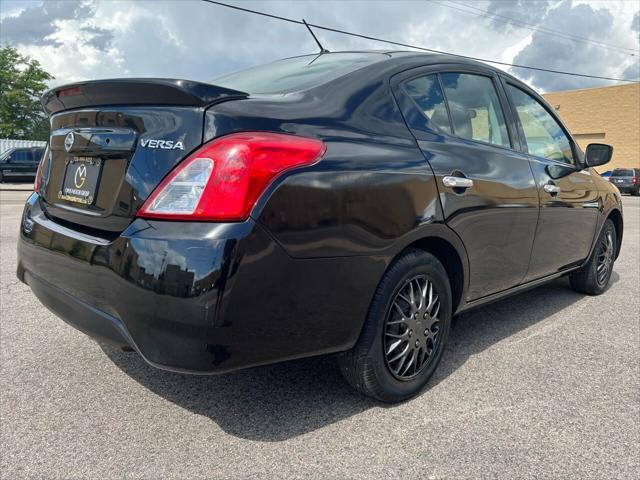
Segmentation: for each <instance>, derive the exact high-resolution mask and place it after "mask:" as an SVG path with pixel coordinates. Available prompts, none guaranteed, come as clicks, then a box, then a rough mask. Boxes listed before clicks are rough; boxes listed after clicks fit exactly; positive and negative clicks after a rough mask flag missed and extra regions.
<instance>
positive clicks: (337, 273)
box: [17, 52, 623, 441]
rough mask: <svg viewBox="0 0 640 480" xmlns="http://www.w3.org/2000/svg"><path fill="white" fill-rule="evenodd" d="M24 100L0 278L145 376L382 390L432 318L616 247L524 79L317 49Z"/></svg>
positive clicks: (413, 363)
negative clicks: (328, 382) (34, 131)
mask: <svg viewBox="0 0 640 480" xmlns="http://www.w3.org/2000/svg"><path fill="white" fill-rule="evenodd" d="M43 105H44V108H45V110H46V111H47V112H48V113H49V114H50V116H51V140H50V152H51V154H50V155H49V154H47V155H45V156H44V159H43V163H42V165H41V168H40V170H39V171H40V173H39V175H38V178H37V179H36V191H35V192H34V193H33V194H32V195H31V196H30V197H29V198H28V200H27V202H26V205H25V209H24V215H23V221H22V224H21V227H20V239H19V242H18V268H17V276H18V278H19V279H20V280H21V281H23V282H25V283H27V284H28V285H29V286H30V287H31V289H32V291H33V292H34V293H35V295H36V296H37V297H38V298H39V299H40V301H42V303H44V304H45V305H46V306H47V307H48V308H49V309H51V310H52V311H53V312H55V313H56V314H57V315H58V316H60V317H61V318H62V319H64V320H65V321H66V322H68V323H70V324H71V325H73V326H75V327H76V328H78V329H79V330H81V331H83V332H85V333H87V334H89V335H91V336H93V337H95V338H98V339H101V340H105V341H110V342H112V343H114V344H116V345H119V346H122V347H124V348H129V349H133V350H135V351H137V352H138V353H139V354H140V355H141V356H142V357H143V358H144V359H145V360H146V361H147V362H149V363H150V364H151V365H154V366H156V367H159V368H163V369H167V370H173V371H180V372H190V373H199V374H212V373H222V372H227V371H231V370H235V369H239V368H245V367H249V366H254V365H262V364H268V363H273V362H279V361H284V360H288V359H293V358H300V357H307V356H312V355H321V354H330V353H331V354H337V356H338V359H339V364H340V367H341V370H342V372H343V374H344V376H345V378H346V379H347V381H348V382H349V383H350V384H351V385H353V386H354V387H355V388H356V389H358V390H360V391H361V392H363V393H365V394H367V395H370V396H372V397H375V398H377V399H379V400H382V401H386V402H395V401H401V400H404V399H407V398H409V397H411V396H413V395H415V394H416V393H417V392H419V391H420V389H421V388H422V387H423V386H424V385H425V384H426V382H427V381H428V380H429V378H430V377H431V375H432V374H433V372H434V370H435V369H436V367H437V365H438V363H439V362H440V359H441V357H442V353H443V351H444V348H445V345H446V342H447V335H448V332H449V328H450V325H451V319H452V316H453V315H455V314H457V313H460V312H463V311H466V310H469V309H471V308H474V307H477V306H480V305H484V304H486V303H487V302H490V301H493V300H498V299H500V298H504V297H505V296H507V295H510V294H513V293H517V292H520V291H522V290H525V289H527V288H531V287H534V286H536V285H539V284H541V283H543V282H547V281H549V280H552V279H555V278H557V277H559V276H562V275H568V276H570V281H571V285H572V286H573V288H574V289H575V290H577V291H579V292H583V293H587V294H591V295H597V294H600V293H602V292H604V291H605V290H606V289H607V288H608V286H609V280H610V277H611V272H612V269H613V263H614V261H615V259H616V258H617V255H618V252H619V251H620V244H621V242H622V234H623V218H622V205H621V199H620V193H619V192H618V191H617V190H616V189H615V188H614V187H613V185H611V184H610V183H609V182H607V181H606V180H604V179H603V178H601V177H600V176H599V175H598V174H597V173H595V171H594V170H593V168H592V167H597V166H600V165H604V164H606V163H607V162H608V161H609V160H610V158H611V154H612V149H611V147H609V146H607V145H602V144H591V145H589V146H588V147H587V149H586V152H585V153H583V152H582V151H581V150H580V149H579V147H578V145H577V144H576V142H575V140H574V139H573V138H572V136H571V135H570V133H569V132H568V130H567V129H566V128H565V126H564V125H563V124H562V122H561V121H560V120H559V118H558V117H557V116H556V114H555V112H554V110H553V108H551V107H550V106H549V105H548V104H547V103H546V102H545V101H544V99H542V98H541V97H540V96H539V95H538V94H537V93H536V92H535V91H533V90H532V89H531V88H529V87H528V86H527V85H526V84H524V83H523V82H521V81H519V80H518V79H516V78H514V77H513V76H511V75H508V74H506V73H505V72H503V71H501V70H498V69H496V68H493V67H491V66H488V65H485V64H482V63H478V62H472V61H464V60H462V59H461V58H459V57H453V56H443V55H434V54H419V53H414V52H338V53H323V54H321V55H310V56H301V57H295V58H289V59H285V60H281V61H278V62H274V63H271V64H268V65H263V66H260V67H255V68H252V69H249V70H246V71H243V72H239V73H234V74H230V75H225V76H223V77H219V78H218V79H215V80H213V81H211V82H208V83H201V82H192V81H185V80H167V79H118V80H102V81H92V82H81V83H77V84H73V85H67V86H61V87H58V88H55V89H53V90H51V91H49V92H47V93H46V94H45V95H44V97H43ZM506 321H508V319H507V320H506ZM603 328H606V327H605V326H603ZM536 361H544V352H541V355H540V357H539V358H538V359H537V360H536ZM211 394H212V395H215V392H211ZM407 441H411V440H410V439H407Z"/></svg>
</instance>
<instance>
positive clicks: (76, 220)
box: [39, 79, 247, 233]
mask: <svg viewBox="0 0 640 480" xmlns="http://www.w3.org/2000/svg"><path fill="white" fill-rule="evenodd" d="M246 97H247V94H245V93H243V92H238V91H234V90H229V89H225V88H221V87H217V86H215V85H209V84H203V83H197V82H187V81H180V80H147V79H144V80H139V79H134V80H109V81H104V80H103V81H97V82H87V83H82V84H75V85H68V86H65V87H60V88H58V89H54V90H51V91H49V92H47V93H46V94H45V95H44V96H43V106H44V108H45V110H46V111H47V112H48V113H49V114H51V115H52V117H51V137H50V145H49V152H48V155H47V156H46V158H45V160H44V161H43V165H42V168H41V175H42V178H41V179H40V182H39V185H40V194H41V197H42V199H43V206H44V208H45V210H46V211H47V213H48V214H49V216H51V217H54V218H55V219H57V220H59V221H60V222H63V223H68V224H71V225H72V226H75V227H77V228H89V229H98V230H102V231H105V232H112V233H118V232H121V231H122V230H124V229H125V228H126V227H127V225H128V224H129V223H130V222H131V219H132V218H133V217H134V216H135V213H136V211H137V210H138V208H139V207H140V206H141V205H142V203H143V202H144V200H145V199H146V198H147V197H148V195H149V194H150V193H151V191H152V190H153V189H154V188H155V187H156V185H158V183H160V181H161V180H162V178H164V176H165V175H166V174H167V173H168V172H169V171H170V170H171V169H172V168H173V167H174V166H175V165H176V164H177V163H178V162H179V161H180V160H181V159H182V158H184V157H185V156H186V155H187V154H188V153H189V152H190V151H192V150H194V149H195V148H197V147H198V146H199V145H201V144H202V138H203V124H204V111H205V109H206V108H208V107H209V106H210V105H213V104H215V103H218V102H221V101H225V100H232V99H240V98H246Z"/></svg>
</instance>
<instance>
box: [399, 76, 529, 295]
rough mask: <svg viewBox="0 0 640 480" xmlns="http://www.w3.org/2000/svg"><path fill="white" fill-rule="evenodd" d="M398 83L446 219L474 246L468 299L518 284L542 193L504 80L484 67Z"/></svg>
mask: <svg viewBox="0 0 640 480" xmlns="http://www.w3.org/2000/svg"><path fill="white" fill-rule="evenodd" d="M448 68H451V67H448ZM461 70H462V68H461ZM394 88H395V92H396V95H397V96H399V97H402V96H404V97H405V98H404V101H401V102H400V104H401V108H402V110H403V113H404V116H405V118H406V119H407V123H408V124H409V126H410V128H411V129H412V132H413V133H414V136H415V137H416V139H417V140H418V144H419V146H420V148H421V149H422V151H423V152H424V155H425V157H426V158H427V160H428V161H429V164H430V165H431V167H432V169H433V172H434V174H435V175H436V177H437V181H438V188H439V191H440V200H441V204H442V208H443V212H444V216H445V220H446V222H447V224H448V225H449V226H450V227H451V228H452V229H453V230H454V231H455V232H456V233H457V234H458V236H459V237H460V238H461V240H462V242H463V243H464V246H465V248H466V250H467V256H468V258H469V285H468V289H467V299H466V300H475V299H477V298H481V297H483V296H486V295H490V294H492V293H496V292H499V291H502V290H506V289H508V288H510V287H513V286H515V285H518V284H519V283H520V282H521V281H522V279H523V278H524V276H525V274H526V272H527V267H528V264H529V258H530V255H531V248H532V244H533V238H534V234H535V229H536V223H537V220H538V210H539V208H538V193H537V190H536V185H535V182H534V178H533V175H532V171H531V167H530V165H529V159H528V157H527V155H525V154H523V153H521V152H519V151H517V150H518V148H519V145H517V142H518V139H517V137H516V135H515V133H514V130H513V128H512V125H511V122H510V121H509V120H510V119H511V117H510V115H511V112H510V111H509V110H508V109H507V111H505V110H504V109H503V108H502V105H503V104H504V105H506V97H504V92H503V91H502V90H501V86H500V85H499V82H498V80H497V78H496V77H494V76H493V74H492V73H490V72H484V71H483V70H477V71H469V70H468V69H465V70H463V71H457V70H456V71H452V70H449V71H434V72H433V73H431V74H427V75H425V74H422V75H417V76H415V75H414V76H411V75H408V78H406V79H404V80H403V81H402V82H401V83H399V84H398V85H397V86H396V87H394ZM500 98H502V102H501V101H500ZM407 99H411V101H410V102H409V101H408V100H407ZM416 111H418V112H416ZM421 118H422V119H423V120H422V125H421V120H420V119H421Z"/></svg>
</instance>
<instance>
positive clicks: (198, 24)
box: [0, 0, 640, 92]
mask: <svg viewBox="0 0 640 480" xmlns="http://www.w3.org/2000/svg"><path fill="white" fill-rule="evenodd" d="M229 3H234V4H237V5H241V6H243V7H246V8H251V9H255V10H261V11H264V12H269V13H273V14H276V15H281V16H286V17H291V18H295V19H302V18H304V19H306V20H307V21H308V22H309V23H314V24H319V25H325V26H329V27H332V28H338V29H342V30H348V31H352V32H356V33H361V34H366V35H370V36H375V37H381V38H385V39H389V40H394V41H397V42H402V43H407V44H412V45H419V46H424V47H427V48H433V49H438V50H444V51H448V52H452V53H457V54H462V55H470V56H475V57H482V58H488V59H494V60H498V61H502V62H508V63H517V64H525V65H531V66H537V67H543V68H550V69H554V70H563V71H571V72H578V73H585V74H590V75H598V76H607V77H617V78H628V79H638V78H639V77H640V64H639V62H638V59H639V58H640V52H639V51H638V49H639V48H640V41H639V34H640V13H639V10H640V1H639V0H623V1H615V0H608V1H606V0H605V1H582V0H540V1H537V0H485V1H477V0H414V1H371V0H370V1H356V0H353V1H348V0H347V1H311V0H308V1H304V0H303V1H292V0H282V1H278V0H271V1H244V2H238V1H233V0H230V1H229ZM487 12H488V13H487ZM540 29H544V30H546V31H541V30H540ZM316 35H317V36H318V38H319V39H320V40H321V42H322V43H323V44H324V47H325V48H327V49H329V50H331V51H338V50H362V49H384V50H389V49H398V48H399V47H394V46H391V45H388V44H385V43H379V42H374V41H369V40H365V39H359V38H354V37H349V36H345V35H341V34H337V33H332V32H326V31H316ZM0 42H1V43H3V44H7V43H8V44H10V45H12V46H15V47H16V48H18V50H19V51H20V52H21V53H22V54H24V55H28V56H30V57H32V58H34V59H36V60H38V61H39V62H40V63H41V64H42V65H43V67H44V68H45V69H46V70H47V71H49V72H50V73H51V74H52V75H54V77H55V79H54V80H52V81H51V86H57V85H60V84H65V83H69V82H74V81H80V80H93V79H99V78H116V77H165V78H186V79H191V80H202V81H204V80H209V79H212V78H214V77H216V76H218V75H220V74H222V73H226V72H230V71H235V70H239V69H242V68H246V67H249V66H253V65H257V64H261V63H267V62H270V61H273V60H277V59H279V58H284V57H289V56H294V55H301V54H307V53H315V52H316V51H317V50H318V48H317V46H316V44H315V43H314V41H313V39H312V38H311V36H310V35H309V33H308V32H307V31H306V29H305V28H304V27H303V26H300V25H296V24H290V23H285V22H282V21H279V20H275V19H269V18H264V17H259V16H256V15H252V14H247V13H243V12H239V11H235V10H231V9H228V8H224V7H220V6H216V5H212V4H208V3H204V2H202V1H200V0H158V1H156V0H137V1H124V0H64V1H53V0H47V1H36V0H0ZM405 50H406V49H405ZM501 68H504V69H505V70H507V71H509V72H510V73H512V74H514V75H516V76H517V77H519V78H521V79H522V80H524V81H526V82H527V83H529V84H530V85H532V86H533V87H535V88H537V89H538V90H540V91H544V92H549V91H558V90H567V89H574V88H587V87H595V86H601V85H609V84H613V83H612V82H607V81H601V80H594V79H585V78H578V77H570V76H564V75H554V74H548V73H542V72H535V71H528V70H523V69H515V68H513V69H510V68H509V67H501Z"/></svg>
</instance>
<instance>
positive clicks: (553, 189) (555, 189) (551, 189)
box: [542, 183, 560, 195]
mask: <svg viewBox="0 0 640 480" xmlns="http://www.w3.org/2000/svg"><path fill="white" fill-rule="evenodd" d="M542 188H544V191H545V192H547V193H548V194H549V195H557V194H559V193H560V187H559V186H557V185H552V184H550V183H547V184H546V185H545V186H544V187H542Z"/></svg>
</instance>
